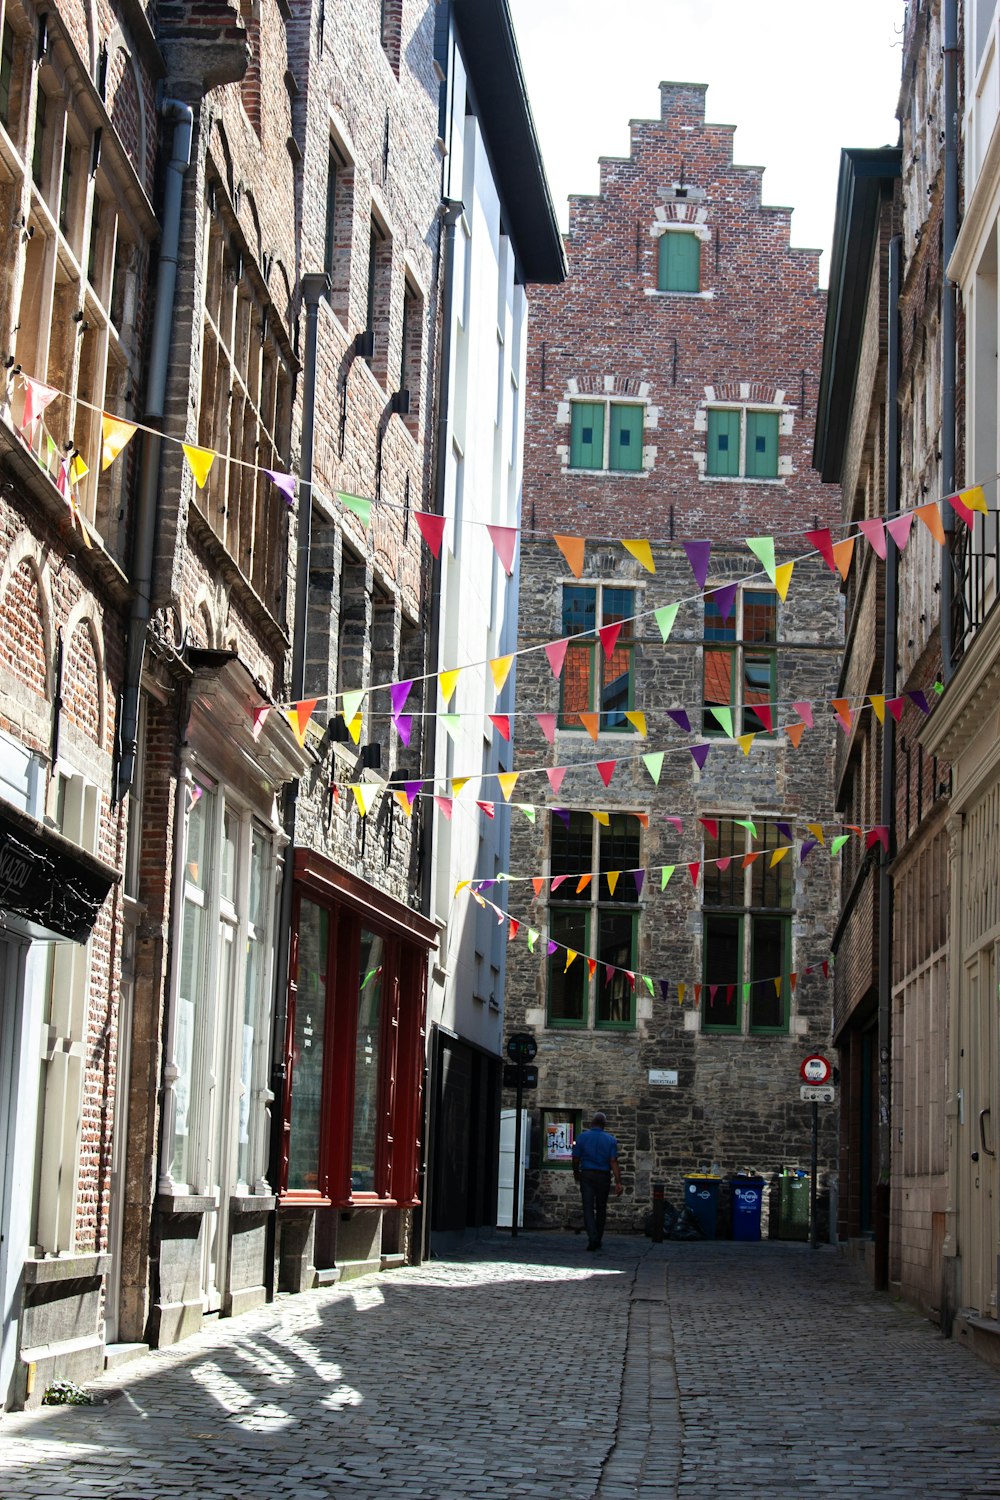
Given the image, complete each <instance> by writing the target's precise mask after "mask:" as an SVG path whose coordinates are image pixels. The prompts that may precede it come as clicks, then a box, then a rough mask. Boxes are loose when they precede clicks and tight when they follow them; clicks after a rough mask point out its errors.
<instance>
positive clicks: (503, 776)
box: [497, 771, 521, 802]
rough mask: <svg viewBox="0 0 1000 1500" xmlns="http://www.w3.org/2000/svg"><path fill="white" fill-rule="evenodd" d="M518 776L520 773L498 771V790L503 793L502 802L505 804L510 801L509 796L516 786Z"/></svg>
mask: <svg viewBox="0 0 1000 1500" xmlns="http://www.w3.org/2000/svg"><path fill="white" fill-rule="evenodd" d="M520 774H521V773H520V771H500V772H498V773H497V781H499V783H500V790H501V791H502V792H503V800H504V801H505V802H509V801H510V799H511V794H512V792H513V790H514V788H515V787H516V786H517V778H518V777H519V776H520Z"/></svg>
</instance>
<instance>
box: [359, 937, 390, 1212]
mask: <svg viewBox="0 0 1000 1500" xmlns="http://www.w3.org/2000/svg"><path fill="white" fill-rule="evenodd" d="M384 974H385V962H384V953H383V943H382V939H381V938H380V937H379V936H378V934H377V933H374V932H369V931H368V929H367V928H362V930H361V962H360V964H359V967H358V1001H357V1004H358V1016H357V1028H356V1031H355V1041H354V1128H353V1130H352V1132H351V1142H352V1149H351V1191H352V1193H373V1192H374V1191H375V1159H376V1153H377V1150H378V1123H379V1060H380V1049H381V1022H382V1010H383V1007H382V986H383V980H384Z"/></svg>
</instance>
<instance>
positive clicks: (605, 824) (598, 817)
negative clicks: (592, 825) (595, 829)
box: [591, 812, 611, 828]
mask: <svg viewBox="0 0 1000 1500" xmlns="http://www.w3.org/2000/svg"><path fill="white" fill-rule="evenodd" d="M591 816H592V817H593V819H594V821H595V822H596V823H600V825H601V827H602V828H610V827H611V814H610V813H606V812H595V813H593V814H592V815H591Z"/></svg>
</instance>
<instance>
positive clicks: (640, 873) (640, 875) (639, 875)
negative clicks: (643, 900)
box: [632, 870, 646, 897]
mask: <svg viewBox="0 0 1000 1500" xmlns="http://www.w3.org/2000/svg"><path fill="white" fill-rule="evenodd" d="M632 878H633V880H634V881H635V894H636V896H637V897H638V896H641V895H642V882H643V881H644V880H645V878H646V872H645V870H633V871H632Z"/></svg>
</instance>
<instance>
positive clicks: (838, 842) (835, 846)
mask: <svg viewBox="0 0 1000 1500" xmlns="http://www.w3.org/2000/svg"><path fill="white" fill-rule="evenodd" d="M850 836H851V835H850V834H849V833H838V834H837V837H836V838H835V839H831V840H830V858H831V859H833V858H834V856H835V855H837V854H839V853H840V851H841V849H843V847H844V845H845V844H846V843H847V840H848V839H849V838H850Z"/></svg>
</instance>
